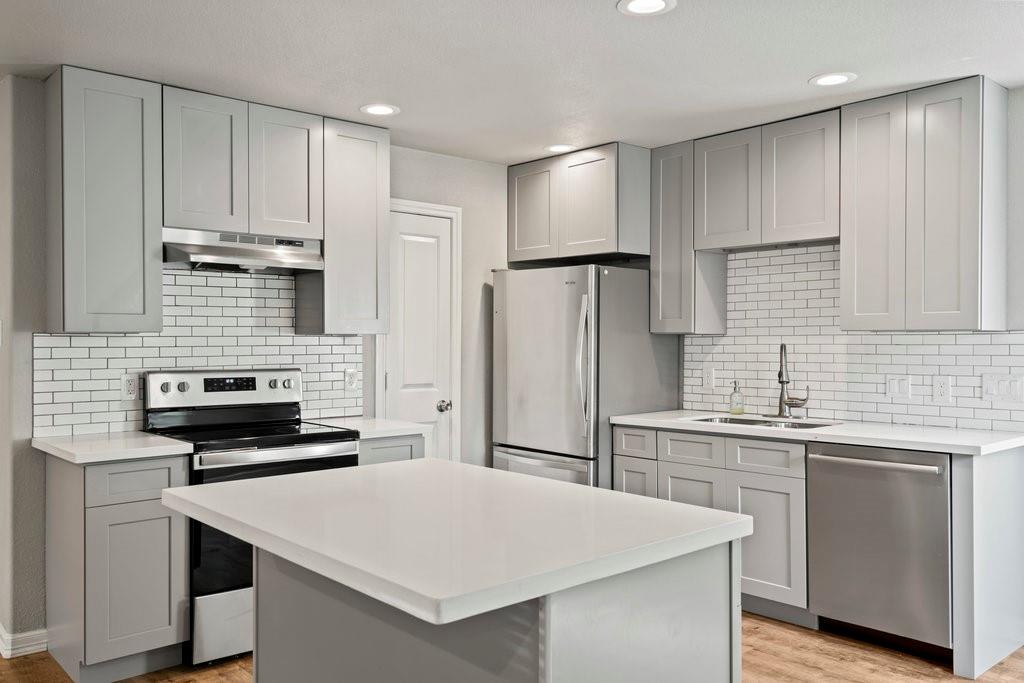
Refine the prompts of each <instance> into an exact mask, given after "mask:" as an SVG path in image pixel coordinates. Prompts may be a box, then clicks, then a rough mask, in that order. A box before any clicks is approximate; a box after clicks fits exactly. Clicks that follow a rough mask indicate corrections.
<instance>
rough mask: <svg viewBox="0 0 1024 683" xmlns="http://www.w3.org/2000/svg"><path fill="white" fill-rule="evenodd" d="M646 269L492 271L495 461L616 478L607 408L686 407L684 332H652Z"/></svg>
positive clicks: (574, 478)
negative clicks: (682, 355)
mask: <svg viewBox="0 0 1024 683" xmlns="http://www.w3.org/2000/svg"><path fill="white" fill-rule="evenodd" d="M648 277H649V274H648V272H647V271H646V270H642V269H638V268H623V267H612V266H596V265H580V266H567V267H560V268H536V269H529V270H503V271H497V272H496V273H495V277H494V401H493V418H494V419H493V435H494V436H493V442H494V443H493V450H492V457H493V467H495V468H497V469H505V470H510V471H513V472H523V473H527V474H534V475H539V476H544V477H549V478H554V479H561V480H564V481H571V482H576V483H581V484H589V485H591V486H601V487H604V488H610V487H611V483H612V454H611V451H612V434H611V425H610V424H609V423H608V418H609V417H610V416H612V415H621V414H628V413H639V412H647V411H656V410H674V409H676V408H678V407H679V338H678V337H677V336H676V335H664V334H651V333H650V326H649V322H648V315H649V310H650V307H649V305H648V297H649V296H650V288H649V285H648Z"/></svg>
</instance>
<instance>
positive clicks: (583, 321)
mask: <svg viewBox="0 0 1024 683" xmlns="http://www.w3.org/2000/svg"><path fill="white" fill-rule="evenodd" d="M589 304H590V297H588V296H587V295H586V294H584V295H583V296H582V297H581V300H580V322H579V327H578V328H577V330H576V387H577V389H579V394H580V410H581V411H583V436H586V435H587V387H586V385H585V384H584V381H583V350H584V348H585V347H584V340H585V339H586V337H585V334H586V330H587V318H588V317H589V313H590V305H589Z"/></svg>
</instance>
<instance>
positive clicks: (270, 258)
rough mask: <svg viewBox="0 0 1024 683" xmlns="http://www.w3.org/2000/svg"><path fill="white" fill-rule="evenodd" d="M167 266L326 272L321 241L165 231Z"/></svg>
mask: <svg viewBox="0 0 1024 683" xmlns="http://www.w3.org/2000/svg"><path fill="white" fill-rule="evenodd" d="M163 241H164V263H183V264H186V265H188V266H191V267H192V268H193V269H195V270H222V271H233V272H238V271H242V272H250V273H294V272H295V271H311V270H323V269H324V259H323V256H321V253H320V240H307V239H294V238H291V237H273V236H270V235H252V234H249V233H234V232H211V231H207V230H186V229H183V228H164V229H163Z"/></svg>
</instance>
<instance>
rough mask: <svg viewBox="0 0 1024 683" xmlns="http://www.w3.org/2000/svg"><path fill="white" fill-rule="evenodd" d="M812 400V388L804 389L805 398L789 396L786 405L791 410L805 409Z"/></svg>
mask: <svg viewBox="0 0 1024 683" xmlns="http://www.w3.org/2000/svg"><path fill="white" fill-rule="evenodd" d="M810 398H811V388H810V387H809V386H808V387H804V397H803V398H798V397H796V396H789V397H788V398H786V405H787V406H789V407H790V408H803V407H804V406H805V405H807V401H808V399H810Z"/></svg>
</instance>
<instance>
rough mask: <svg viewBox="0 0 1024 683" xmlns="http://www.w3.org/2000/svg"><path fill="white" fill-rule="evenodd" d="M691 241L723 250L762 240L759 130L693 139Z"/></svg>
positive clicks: (702, 247) (753, 129)
mask: <svg viewBox="0 0 1024 683" xmlns="http://www.w3.org/2000/svg"><path fill="white" fill-rule="evenodd" d="M693 172H694V175H693V179H694V190H693V202H694V219H693V221H694V222H693V227H694V233H693V244H694V247H695V248H696V249H723V248H729V247H743V246H752V245H757V244H760V243H761V129H760V128H748V129H746V130H738V131H735V132H733V133H725V134H724V135H716V136H714V137H711V138H704V139H703V140H697V141H696V142H695V143H694V171H693Z"/></svg>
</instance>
